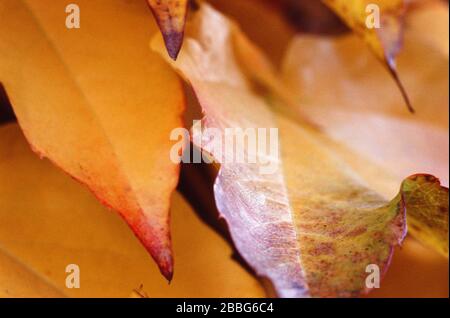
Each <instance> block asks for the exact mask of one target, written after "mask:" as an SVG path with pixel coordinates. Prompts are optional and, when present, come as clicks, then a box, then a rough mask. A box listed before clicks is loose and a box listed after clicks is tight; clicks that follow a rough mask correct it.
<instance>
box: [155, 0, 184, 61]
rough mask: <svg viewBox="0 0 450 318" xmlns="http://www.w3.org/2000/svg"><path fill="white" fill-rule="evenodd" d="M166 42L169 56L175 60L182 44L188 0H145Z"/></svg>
mask: <svg viewBox="0 0 450 318" xmlns="http://www.w3.org/2000/svg"><path fill="white" fill-rule="evenodd" d="M147 1H148V4H149V5H150V8H151V9H152V12H153V15H154V16H155V18H156V21H157V22H158V25H159V28H160V29H161V32H162V34H163V37H164V41H165V43H166V48H167V52H168V53H169V56H170V57H171V58H172V59H174V60H176V58H177V56H178V53H179V52H180V49H181V46H182V45H183V36H184V25H185V23H186V15H187V9H188V4H189V0H147Z"/></svg>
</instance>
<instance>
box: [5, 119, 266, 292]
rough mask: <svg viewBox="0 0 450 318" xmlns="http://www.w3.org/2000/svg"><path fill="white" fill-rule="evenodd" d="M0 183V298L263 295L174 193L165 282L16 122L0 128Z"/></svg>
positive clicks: (115, 220) (122, 229) (126, 233)
mask: <svg viewBox="0 0 450 318" xmlns="http://www.w3.org/2000/svg"><path fill="white" fill-rule="evenodd" d="M0 181H1V182H0V246H1V247H0V297H2V296H16V297H33V296H48V297H60V296H61V295H62V294H61V293H62V292H63V293H64V294H66V295H67V296H69V297H129V296H130V294H131V292H132V290H135V289H136V288H138V291H139V286H143V287H142V290H143V291H144V292H145V294H146V295H147V296H148V297H150V298H157V297H263V296H264V291H263V290H262V288H261V287H260V285H259V284H258V281H257V280H256V279H255V278H254V277H252V276H251V275H250V274H249V273H248V272H247V271H246V270H245V269H244V268H242V267H241V266H240V265H239V264H238V263H237V262H236V261H235V260H233V259H232V257H231V255H232V250H231V248H230V247H229V246H228V245H227V243H226V242H225V241H224V240H223V239H222V238H221V237H220V236H219V235H218V234H217V233H215V232H214V231H213V230H212V229H210V228H209V227H208V226H206V225H205V224H204V223H203V222H202V221H201V220H200V219H199V218H198V216H197V215H196V214H195V212H194V211H193V210H192V208H191V207H190V206H189V204H188V203H187V202H186V201H185V200H184V199H183V197H182V196H181V195H180V194H179V193H177V192H175V193H174V195H173V196H172V199H171V201H170V203H171V215H172V219H173V222H172V223H173V226H172V227H173V245H174V253H175V255H176V256H177V267H176V272H175V276H174V280H173V281H172V283H171V284H167V281H166V280H165V279H164V278H163V277H162V276H161V274H160V273H159V271H158V268H157V267H156V266H155V265H154V263H153V262H152V260H151V259H150V258H149V257H148V253H147V251H146V250H145V248H144V247H143V246H142V245H141V244H140V242H139V241H138V240H137V239H136V237H135V236H134V235H133V233H132V232H131V231H130V230H129V228H128V227H127V226H126V224H125V223H124V222H123V221H122V220H121V218H120V217H119V216H118V215H117V214H115V213H111V212H110V211H108V210H107V209H106V208H105V207H104V206H102V205H101V204H100V203H99V202H98V201H97V200H95V199H94V198H93V197H92V195H91V194H90V193H89V192H88V191H87V190H86V189H85V188H84V187H82V186H81V185H79V184H78V183H77V182H75V181H74V180H72V179H71V178H70V177H69V176H67V175H66V174H64V173H63V172H62V171H60V170H59V169H57V168H55V167H54V166H52V165H51V164H50V163H49V162H48V161H47V160H39V159H38V158H37V157H36V156H35V155H34V154H33V153H32V152H31V150H30V149H29V146H28V144H27V142H26V140H25V138H24V137H23V135H22V132H21V131H20V128H19V127H18V126H17V125H15V124H10V125H5V126H0ZM19 229H20V230H19ZM68 264H76V265H78V266H79V270H80V288H71V289H68V288H66V285H65V282H66V278H67V275H68V274H67V273H66V266H67V265H68ZM30 273H31V274H30ZM200 285H201V286H200ZM7 291H8V293H9V294H8V295H5V294H4V292H7Z"/></svg>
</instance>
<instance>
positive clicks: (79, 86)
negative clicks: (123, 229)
mask: <svg viewBox="0 0 450 318" xmlns="http://www.w3.org/2000/svg"><path fill="white" fill-rule="evenodd" d="M77 4H78V5H79V6H80V7H82V8H83V21H84V22H83V26H82V27H81V28H80V29H67V28H66V27H65V25H64V23H63V22H61V19H60V15H61V14H60V13H61V12H64V10H65V6H66V5H67V4H66V2H65V1H54V0H52V1H50V0H44V1H42V0H31V1H15V0H5V1H2V2H1V3H0V20H1V21H2V22H1V23H2V28H1V29H0V51H1V52H2V58H1V59H0V74H1V78H0V81H1V82H2V83H3V85H4V87H5V90H6V93H7V94H8V96H9V98H10V102H11V105H12V106H13V108H14V111H15V114H16V115H17V118H18V122H19V124H20V126H21V127H22V129H23V131H24V133H25V135H26V137H27V140H28V141H29V143H30V144H31V146H32V147H33V149H34V151H35V152H36V153H38V154H39V156H41V157H46V158H49V159H50V160H51V161H52V162H53V163H54V164H55V165H57V166H59V167H61V168H62V169H63V170H64V171H66V172H67V173H68V174H70V175H71V176H72V177H73V178H75V179H76V180H78V181H80V182H81V183H82V184H85V185H86V186H87V187H89V188H90V190H91V191H92V192H93V193H94V194H95V196H96V197H97V198H98V199H99V200H100V201H102V202H103V203H104V204H105V205H107V206H108V207H111V208H112V209H114V210H116V211H118V212H119V213H120V215H121V216H122V217H123V218H124V219H125V220H126V221H127V223H128V224H129V225H130V227H131V228H132V229H133V231H134V232H135V233H136V235H137V236H138V237H139V239H140V240H141V241H142V243H143V244H144V246H145V247H146V248H147V249H148V251H149V252H150V254H151V255H152V257H153V258H154V259H155V261H156V262H157V264H158V265H159V267H160V269H161V272H162V273H163V274H164V276H165V277H166V278H167V279H169V280H170V279H171V277H172V273H173V260H172V253H171V243H170V234H169V217H168V213H169V204H170V196H171V193H172V191H173V190H174V189H175V187H176V184H177V180H178V172H179V167H178V165H176V164H174V163H172V162H171V161H170V160H168V156H165V155H161V154H166V153H169V150H170V148H171V146H172V144H171V142H170V141H169V139H168V138H167V136H169V133H170V131H171V130H172V129H173V128H175V127H180V126H182V121H181V118H180V116H181V113H182V111H183V107H184V97H183V92H182V88H181V85H180V83H179V81H178V79H177V77H176V75H175V74H174V73H173V72H172V71H171V70H170V68H168V67H167V66H166V65H165V63H164V62H163V61H162V59H160V58H159V57H158V56H157V55H156V54H153V53H151V52H149V51H148V49H147V47H146V45H145V43H147V42H148V39H149V38H150V37H151V36H152V34H153V33H154V32H156V30H157V27H156V25H152V24H149V14H148V10H146V7H145V6H146V4H145V2H144V3H142V2H141V1H133V2H126V1H114V2H111V3H110V2H108V4H107V5H106V3H105V2H104V1H87V0H84V1H83V0H81V1H78V2H77ZM118 13H120V14H118ZM150 20H151V19H150ZM105 21H114V22H111V23H105ZM93 34H95V38H93ZM112 244H114V243H112Z"/></svg>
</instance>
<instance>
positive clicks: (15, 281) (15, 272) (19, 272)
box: [0, 248, 64, 298]
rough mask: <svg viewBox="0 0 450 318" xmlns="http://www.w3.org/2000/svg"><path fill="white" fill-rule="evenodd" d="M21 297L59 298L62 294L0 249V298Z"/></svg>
mask: <svg viewBox="0 0 450 318" xmlns="http://www.w3.org/2000/svg"><path fill="white" fill-rule="evenodd" d="M23 297H33V298H60V297H64V294H63V293H61V292H60V291H58V290H57V289H56V288H55V287H54V286H52V285H51V284H50V283H49V282H48V281H47V280H46V279H45V278H43V277H42V276H40V275H39V274H37V273H35V272H34V271H33V270H31V269H29V268H28V267H27V266H26V265H24V264H22V263H20V261H18V260H17V259H15V258H14V257H12V256H11V255H9V254H8V253H6V252H5V251H3V249H2V248H0V298H23Z"/></svg>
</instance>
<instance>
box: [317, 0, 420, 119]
mask: <svg viewBox="0 0 450 318" xmlns="http://www.w3.org/2000/svg"><path fill="white" fill-rule="evenodd" d="M322 1H323V2H324V3H325V4H327V5H328V6H329V7H330V8H331V9H332V10H334V11H335V12H336V13H337V14H338V15H339V16H340V17H341V18H342V19H343V20H344V22H345V23H346V24H347V25H348V26H349V27H350V28H351V29H352V30H353V31H354V32H356V33H357V34H358V35H359V36H360V37H362V38H363V39H364V41H365V42H366V43H367V44H368V45H369V47H370V48H371V49H372V51H373V52H374V53H375V55H376V57H377V58H378V59H379V60H380V61H382V62H383V63H384V64H385V66H386V67H387V68H388V69H389V71H390V73H391V75H392V77H393V78H394V80H395V82H396V83H397V85H398V87H399V89H400V91H401V93H402V95H403V98H404V100H405V102H406V104H407V106H408V109H409V110H410V111H411V112H414V110H413V108H412V106H411V103H410V101H409V97H408V95H407V93H406V90H405V88H404V87H403V84H402V83H401V81H400V79H399V77H398V74H397V67H396V62H395V58H396V56H397V54H398V53H399V51H400V48H401V46H402V34H403V18H404V14H405V11H406V1H405V0H375V1H373V0H322ZM377 20H379V21H377ZM376 24H379V25H376Z"/></svg>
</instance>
